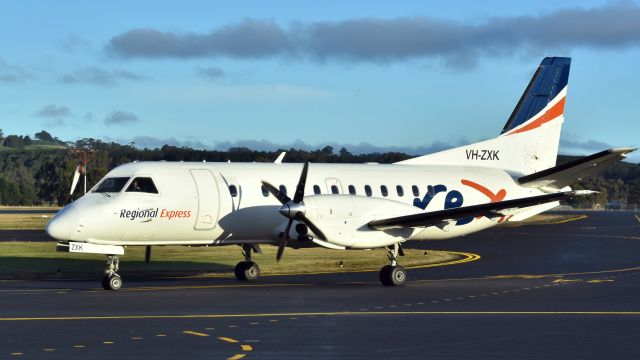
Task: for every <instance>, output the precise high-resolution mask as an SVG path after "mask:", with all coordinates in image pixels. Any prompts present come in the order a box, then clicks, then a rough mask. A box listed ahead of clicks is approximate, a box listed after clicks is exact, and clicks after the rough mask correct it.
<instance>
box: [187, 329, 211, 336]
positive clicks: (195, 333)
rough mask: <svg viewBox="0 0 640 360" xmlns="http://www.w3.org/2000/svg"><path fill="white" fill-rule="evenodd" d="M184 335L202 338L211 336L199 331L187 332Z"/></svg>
mask: <svg viewBox="0 0 640 360" xmlns="http://www.w3.org/2000/svg"><path fill="white" fill-rule="evenodd" d="M182 333H183V334H187V335H194V336H202V337H206V336H209V334H205V333H201V332H197V331H191V330H185V331H183V332H182Z"/></svg>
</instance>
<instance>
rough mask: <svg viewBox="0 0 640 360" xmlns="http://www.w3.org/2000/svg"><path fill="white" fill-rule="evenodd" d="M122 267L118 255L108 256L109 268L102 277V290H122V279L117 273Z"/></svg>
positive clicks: (107, 267)
mask: <svg viewBox="0 0 640 360" xmlns="http://www.w3.org/2000/svg"><path fill="white" fill-rule="evenodd" d="M119 267H120V259H119V258H118V256H117V255H107V266H106V269H105V270H104V276H103V277H102V288H103V289H105V290H120V288H121V287H122V278H121V277H120V275H118V274H117V273H116V271H118V269H119Z"/></svg>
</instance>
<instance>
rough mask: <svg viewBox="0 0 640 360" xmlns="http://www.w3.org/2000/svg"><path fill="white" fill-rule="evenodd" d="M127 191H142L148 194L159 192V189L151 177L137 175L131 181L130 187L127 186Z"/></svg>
mask: <svg viewBox="0 0 640 360" xmlns="http://www.w3.org/2000/svg"><path fill="white" fill-rule="evenodd" d="M127 192H141V193H148V194H157V193H158V189H156V185H155V184H154V183H153V180H151V178H149V177H137V178H134V179H133V181H131V184H129V187H128V188H127Z"/></svg>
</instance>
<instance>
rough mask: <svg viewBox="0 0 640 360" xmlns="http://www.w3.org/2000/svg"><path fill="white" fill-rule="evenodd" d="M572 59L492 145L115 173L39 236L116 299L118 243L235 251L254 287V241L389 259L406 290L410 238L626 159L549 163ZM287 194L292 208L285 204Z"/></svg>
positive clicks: (503, 211)
mask: <svg viewBox="0 0 640 360" xmlns="http://www.w3.org/2000/svg"><path fill="white" fill-rule="evenodd" d="M570 63H571V59H570V58H564V57H550V58H545V59H544V60H543V61H542V63H541V64H540V66H539V67H538V69H537V71H536V72H535V74H534V75H533V78H532V79H531V81H530V83H529V85H528V86H527V88H526V90H525V91H524V94H523V95H522V97H521V98H520V101H518V104H517V105H516V107H515V109H514V111H513V113H512V114H511V116H510V117H509V119H508V121H507V123H506V125H505V126H504V128H503V129H502V133H501V134H500V135H499V136H497V137H496V138H493V139H490V140H486V141H482V142H478V143H474V144H471V145H467V146H462V147H458V148H454V149H450V150H446V151H442V152H438V153H434V154H430V155H424V156H420V157H416V158H412V159H409V160H405V161H400V162H398V163H395V164H386V165H383V164H309V163H305V164H283V163H281V160H282V159H281V158H279V159H278V160H277V161H276V163H205V162H202V163H200V162H174V163H171V162H162V161H160V162H134V163H129V164H125V165H121V166H118V167H116V168H115V169H113V170H112V171H110V172H109V173H108V174H107V175H106V176H105V177H104V179H102V180H101V181H100V182H99V183H98V184H97V185H96V186H95V187H93V189H91V191H90V192H89V193H87V194H86V195H84V196H83V197H81V198H80V199H78V200H76V201H74V202H73V203H71V204H69V205H68V206H66V207H64V208H63V209H62V210H60V212H58V213H57V214H56V215H55V216H54V217H53V218H52V219H51V221H50V222H49V224H48V225H47V233H48V234H49V235H50V236H52V237H53V238H55V239H57V240H59V241H60V242H59V244H58V249H59V250H61V251H70V252H84V253H100V254H105V255H107V265H106V270H105V275H104V278H103V281H102V285H103V287H104V288H105V289H111V290H117V289H119V288H120V287H121V286H122V279H121V277H120V276H119V275H118V274H117V272H118V268H119V266H118V264H119V258H118V256H119V255H123V254H124V246H134V245H141V246H147V256H149V254H150V246H153V245H220V246H222V245H240V246H242V248H243V250H244V257H245V259H244V261H241V262H240V263H238V265H237V266H236V268H235V275H236V277H237V278H238V280H250V281H251V280H255V279H257V278H258V276H259V273H260V268H259V267H258V265H257V264H256V263H255V262H253V261H252V260H251V255H252V253H254V252H260V247H259V245H260V244H263V243H264V244H277V245H278V252H277V258H278V260H280V258H281V256H282V254H283V251H284V249H285V247H287V246H290V247H294V248H300V247H309V246H322V247H325V248H329V249H337V250H354V249H372V248H386V249H387V250H388V257H389V265H386V266H384V267H383V268H382V269H381V270H380V281H381V282H382V284H384V285H391V286H393V285H396V286H397V285H402V284H404V282H405V280H406V271H405V269H404V268H403V267H402V266H400V265H399V264H398V256H399V255H402V254H403V252H402V244H404V243H405V242H406V241H410V240H436V239H449V238H454V237H457V236H461V235H466V234H470V233H473V232H476V231H480V230H483V229H486V228H489V227H491V226H494V225H496V224H498V223H501V222H503V221H521V220H524V219H526V218H529V217H531V216H533V215H536V214H538V213H541V212H543V211H545V210H548V209H551V208H553V207H555V206H556V205H558V203H559V201H560V200H564V199H567V198H570V197H573V196H576V195H585V194H589V193H592V192H591V191H572V190H571V189H570V188H569V187H568V185H569V184H571V183H573V182H574V181H575V180H576V179H577V178H578V177H579V176H583V175H584V174H585V173H588V172H591V171H594V170H595V169H597V168H599V167H601V166H602V165H604V164H607V163H610V162H613V161H617V160H620V159H622V158H624V157H625V154H627V153H629V152H631V151H633V150H635V149H632V148H619V149H610V150H605V151H602V152H599V153H597V154H594V155H591V156H586V157H583V158H580V159H577V160H574V161H571V162H568V163H565V164H561V165H558V166H556V155H557V152H558V143H559V139H560V130H561V127H562V123H563V122H564V115H563V114H564V106H565V97H566V95H567V81H568V77H569V67H570ZM291 195H292V197H291Z"/></svg>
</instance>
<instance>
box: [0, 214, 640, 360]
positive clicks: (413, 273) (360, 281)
mask: <svg viewBox="0 0 640 360" xmlns="http://www.w3.org/2000/svg"><path fill="white" fill-rule="evenodd" d="M585 215H586V217H585V218H583V219H581V220H576V221H571V222H564V223H559V224H551V225H537V226H522V227H517V228H495V229H492V230H488V231H485V232H481V233H478V234H474V235H470V236H466V237H464V238H459V239H454V240H447V241H437V242H436V241H434V242H424V243H412V244H411V245H412V247H417V248H424V249H439V250H453V251H459V252H464V253H468V254H470V255H468V259H469V261H467V262H464V263H459V264H450V265H445V266H439V267H430V268H422V269H412V270H410V271H409V282H408V283H407V285H406V286H404V287H402V288H387V287H383V286H381V285H380V284H379V283H378V280H377V276H378V274H377V272H365V273H350V274H317V275H304V276H272V277H263V278H261V279H260V281H258V282H257V283H251V284H246V283H244V284H243V283H238V282H236V281H235V280H233V279H231V278H229V279H219V278H216V279H149V280H144V281H142V280H129V281H128V280H127V278H126V269H121V274H122V275H123V277H124V280H125V288H123V289H122V290H121V291H119V292H110V291H103V290H101V289H100V288H99V283H98V282H97V281H95V282H92V281H72V280H57V281H54V280H52V281H4V282H0V358H8V359H11V358H25V359H26V358H38V359H70V358H71V359H73V358H78V359H80V358H82V359H85V358H104V359H107V358H108V359H114V358H118V359H129V358H153V359H176V358H183V359H216V358H217V359H240V358H246V359H283V358H305V359H306V358H313V359H325V358H356V359H361V358H367V359H395V358H404V359H416V358H424V359H465V358H468V359H603V358H606V359H629V358H637V357H638V353H640V331H639V329H640V303H639V300H640V216H638V215H636V214H634V213H630V212H622V213H621V212H616V213H605V212H590V213H585ZM194 251H197V249H195V250H194ZM296 251H304V250H296ZM285 256H286V255H285ZM256 259H257V258H256ZM284 261H286V257H285V259H284ZM96 276H97V277H99V274H96Z"/></svg>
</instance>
